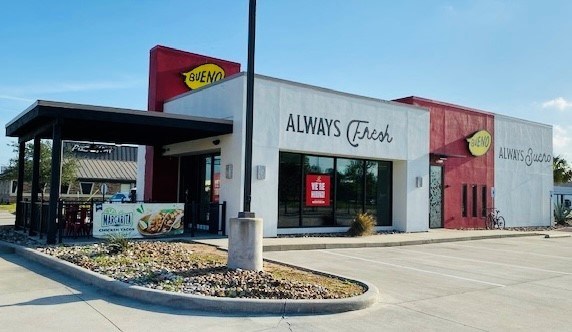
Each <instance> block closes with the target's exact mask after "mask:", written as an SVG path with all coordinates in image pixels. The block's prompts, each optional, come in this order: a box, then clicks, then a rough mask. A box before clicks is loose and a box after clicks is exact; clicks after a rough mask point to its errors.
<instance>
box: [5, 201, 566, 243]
mask: <svg viewBox="0 0 572 332" xmlns="http://www.w3.org/2000/svg"><path fill="white" fill-rule="evenodd" d="M14 221H15V216H14V215H13V214H10V213H7V212H4V211H0V226H2V225H14ZM571 234H572V228H562V229H560V230H548V231H512V230H457V229H444V228H439V229H431V230H429V231H427V232H418V233H393V234H391V233H387V234H385V233H384V234H378V235H371V236H364V237H346V236H343V235H342V234H341V236H308V237H294V236H293V237H277V238H264V240H263V251H265V252H270V251H285V250H315V249H337V248H365V247H393V246H406V245H419V244H429V243H443V242H456V241H471V240H482V239H495V238H505V237H522V236H544V237H570V236H571ZM177 239H181V240H185V241H194V242H198V243H203V244H208V245H212V246H215V247H218V248H221V249H227V248H228V239H227V238H226V237H216V236H215V238H212V236H209V238H201V237H200V236H198V237H190V236H183V237H177V238H173V239H170V240H177ZM91 241H93V239H91V240H85V239H66V243H68V244H71V243H74V242H78V243H84V242H91Z"/></svg>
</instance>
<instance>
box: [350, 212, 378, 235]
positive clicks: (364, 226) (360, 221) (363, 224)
mask: <svg viewBox="0 0 572 332" xmlns="http://www.w3.org/2000/svg"><path fill="white" fill-rule="evenodd" d="M374 227H375V218H374V217H373V216H372V215H371V214H369V213H358V214H357V215H356V217H355V218H354V220H353V221H352V224H351V225H350V229H348V233H349V234H350V235H351V236H364V235H371V234H373V233H374Z"/></svg>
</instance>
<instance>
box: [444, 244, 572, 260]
mask: <svg viewBox="0 0 572 332" xmlns="http://www.w3.org/2000/svg"><path fill="white" fill-rule="evenodd" d="M448 244H449V245H453V246H456V247H464V248H475V249H485V250H492V251H506V252H514V253H517V254H525V255H533V256H539V257H549V258H558V259H566V260H571V259H572V257H563V256H554V255H545V254H538V253H535V252H526V251H518V250H508V249H498V248H487V247H478V246H468V245H465V244H459V243H448Z"/></svg>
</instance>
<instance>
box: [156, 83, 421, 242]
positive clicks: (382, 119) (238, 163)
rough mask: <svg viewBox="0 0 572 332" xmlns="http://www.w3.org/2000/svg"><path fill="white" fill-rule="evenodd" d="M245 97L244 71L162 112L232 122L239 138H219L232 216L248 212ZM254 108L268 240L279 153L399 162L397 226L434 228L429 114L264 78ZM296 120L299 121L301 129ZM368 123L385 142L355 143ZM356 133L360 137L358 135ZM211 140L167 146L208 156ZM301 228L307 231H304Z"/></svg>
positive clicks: (258, 209)
mask: <svg viewBox="0 0 572 332" xmlns="http://www.w3.org/2000/svg"><path fill="white" fill-rule="evenodd" d="M245 93H246V76H245V75H242V74H241V75H239V76H237V77H234V78H230V79H226V80H223V81H219V82H217V83H215V84H212V85H210V86H208V87H206V88H204V89H201V90H198V91H195V92H192V93H189V94H186V95H184V96H181V97H178V98H176V99H173V100H171V101H169V102H168V103H166V104H165V108H164V109H165V112H168V113H179V114H189V115H194V116H204V117H211V118H225V119H232V120H233V124H234V125H233V128H234V129H233V130H234V131H233V133H232V134H230V135H225V136H224V137H220V139H221V143H220V145H219V148H220V151H221V172H222V174H221V191H220V195H221V196H220V199H221V201H222V200H224V201H227V204H228V205H227V215H228V216H229V217H234V216H236V215H237V214H238V212H239V211H241V210H242V200H243V176H244V173H243V171H242V168H243V155H244V145H243V133H244V119H245V113H244V109H245V102H244V100H245ZM254 103H255V104H254V131H253V156H252V166H253V169H252V204H251V209H252V211H254V212H255V213H256V216H257V217H260V218H262V219H263V220H264V236H265V237H270V236H276V235H277V234H278V229H277V221H278V168H279V151H281V150H284V151H291V152H300V153H310V154H320V155H332V156H345V157H354V158H364V159H365V158H367V159H374V160H375V159H377V160H392V161H394V163H393V172H394V181H393V190H394V198H393V219H394V220H393V225H394V228H395V229H398V230H402V231H426V230H427V229H428V215H429V212H428V183H429V175H428V173H429V167H428V164H429V154H428V153H429V112H428V111H426V110H423V109H420V108H416V107H411V106H406V105H401V104H396V103H391V102H386V101H381V100H375V99H371V98H365V97H359V96H355V95H349V94H343V93H339V92H334V91H331V90H326V89H321V88H316V87H311V86H307V85H302V84H297V83H293V82H287V81H283V80H278V79H273V78H268V77H263V76H256V81H255V94H254ZM298 116H301V117H303V116H306V117H312V118H314V119H315V120H316V121H320V118H321V119H322V120H321V121H322V125H323V126H324V125H326V123H330V125H329V130H327V129H326V127H322V129H321V130H318V128H319V126H317V127H316V129H315V131H314V133H310V132H307V131H306V130H305V129H303V131H305V132H304V133H300V132H299V131H300V130H302V128H301V127H300V128H299V127H298V123H297V121H298ZM292 119H295V121H296V123H295V124H293V123H292ZM326 119H327V121H326ZM301 121H303V118H302V120H301ZM352 121H353V122H352ZM356 121H364V122H356ZM334 122H335V125H334ZM366 122H367V123H366ZM292 126H295V127H296V128H293V127H292ZM366 126H367V127H368V128H369V132H370V134H371V133H373V130H374V129H375V130H376V133H375V134H374V136H377V133H379V132H380V131H381V132H385V131H387V135H386V138H385V139H384V140H383V142H381V141H379V140H375V139H371V140H370V139H362V140H359V139H357V138H356V139H354V137H359V136H361V134H363V132H364V130H365V127H366ZM304 127H305V126H304ZM348 127H349V135H348ZM356 128H357V130H358V134H357V135H354V134H355V131H356ZM293 129H296V130H293ZM388 141H391V142H388ZM211 142H212V139H205V140H199V141H193V142H185V143H179V144H173V145H170V146H168V147H167V148H168V149H169V151H168V152H167V154H168V155H183V154H188V153H198V152H203V151H209V150H211V149H212V148H213V147H212V146H211V145H210V144H211ZM352 144H353V145H352ZM228 164H232V165H233V169H234V176H233V178H232V179H226V178H225V177H224V170H225V166H226V165H228ZM257 166H264V167H265V169H266V176H265V178H264V179H257V176H256V167H257ZM417 177H421V178H422V182H423V186H422V187H420V188H417V187H416V178H417ZM312 230H313V231H319V230H316V229H312ZM297 231H299V232H303V231H304V229H297ZM325 231H331V230H330V229H327V230H325ZM287 232H292V230H288V231H287Z"/></svg>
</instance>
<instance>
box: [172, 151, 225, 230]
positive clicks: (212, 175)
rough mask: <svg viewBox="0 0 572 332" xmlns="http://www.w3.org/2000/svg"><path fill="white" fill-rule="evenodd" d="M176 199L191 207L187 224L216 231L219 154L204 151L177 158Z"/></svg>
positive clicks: (217, 228)
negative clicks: (178, 174) (179, 175)
mask: <svg viewBox="0 0 572 332" xmlns="http://www.w3.org/2000/svg"><path fill="white" fill-rule="evenodd" d="M180 165H181V166H180V167H181V168H180V174H181V177H180V188H181V192H180V194H179V197H180V199H179V200H181V201H182V200H184V201H185V202H187V203H189V204H190V205H191V206H192V210H193V212H192V215H191V217H190V220H189V225H188V226H187V227H188V228H190V227H191V224H194V225H195V226H196V229H197V230H205V231H209V232H213V233H216V232H218V230H219V229H220V221H219V205H218V202H219V197H220V155H219V154H208V155H198V156H188V157H182V158H181V164H180Z"/></svg>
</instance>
